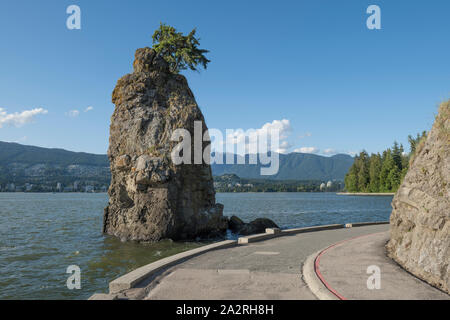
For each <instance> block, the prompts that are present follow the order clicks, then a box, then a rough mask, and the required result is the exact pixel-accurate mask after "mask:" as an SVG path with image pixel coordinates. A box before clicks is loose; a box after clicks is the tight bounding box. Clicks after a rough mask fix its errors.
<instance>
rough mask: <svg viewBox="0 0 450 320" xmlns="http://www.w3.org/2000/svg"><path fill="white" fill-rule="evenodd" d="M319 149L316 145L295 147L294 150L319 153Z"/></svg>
mask: <svg viewBox="0 0 450 320" xmlns="http://www.w3.org/2000/svg"><path fill="white" fill-rule="evenodd" d="M319 151H320V150H319V149H318V148H316V147H302V148H298V149H295V150H294V152H300V153H319Z"/></svg>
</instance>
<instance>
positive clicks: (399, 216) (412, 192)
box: [387, 101, 450, 293]
mask: <svg viewBox="0 0 450 320" xmlns="http://www.w3.org/2000/svg"><path fill="white" fill-rule="evenodd" d="M392 207H393V211H392V214H391V219H390V220H391V221H390V222H391V239H390V241H389V243H388V245H387V250H388V254H389V256H390V257H392V258H393V259H394V260H395V261H397V262H398V263H399V264H400V265H402V266H403V267H404V268H405V269H406V270H408V271H410V272H411V273H413V274H414V275H416V276H417V277H419V278H421V279H423V280H425V281H427V282H428V283H430V284H432V285H434V286H436V287H438V288H440V289H442V290H444V291H446V292H447V293H450V292H449V290H450V283H449V281H450V278H449V275H450V266H449V263H450V101H449V102H446V103H443V104H442V105H441V106H440V108H439V114H438V116H437V117H436V120H435V123H434V125H433V128H432V129H431V131H430V132H429V134H428V137H427V139H426V141H424V143H421V144H420V145H419V147H418V149H417V150H416V154H415V156H414V159H413V161H412V164H411V166H410V168H409V170H408V173H407V174H406V177H405V179H404V181H403V183H402V185H401V186H400V188H399V190H398V191H397V193H396V195H395V197H394V199H393V202H392Z"/></svg>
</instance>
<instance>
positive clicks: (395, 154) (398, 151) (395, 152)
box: [392, 141, 403, 171]
mask: <svg viewBox="0 0 450 320" xmlns="http://www.w3.org/2000/svg"><path fill="white" fill-rule="evenodd" d="M402 149H403V147H401V148H400V147H399V145H398V143H397V141H394V145H393V146H392V159H393V160H394V164H395V165H396V167H397V169H398V170H399V171H401V170H402Z"/></svg>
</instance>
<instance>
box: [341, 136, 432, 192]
mask: <svg viewBox="0 0 450 320" xmlns="http://www.w3.org/2000/svg"><path fill="white" fill-rule="evenodd" d="M426 135H427V133H426V131H424V132H422V133H421V134H417V136H416V137H413V136H411V135H410V136H408V142H409V144H410V149H411V152H410V153H405V150H404V148H403V145H401V144H400V145H399V144H398V143H397V142H394V144H393V146H392V147H391V148H388V149H386V150H385V151H383V152H382V153H381V154H380V153H372V154H371V155H369V154H368V153H367V152H366V151H362V152H361V153H360V154H359V155H358V156H356V157H355V161H354V162H353V165H352V166H351V167H350V169H349V171H348V173H347V175H346V176H345V189H346V190H347V191H348V192H396V191H397V189H398V188H399V187H400V184H401V183H402V181H403V178H404V177H405V175H406V173H407V171H408V168H409V164H410V161H411V160H412V158H413V157H414V154H415V153H416V152H417V150H419V149H420V147H421V145H423V143H424V142H425V138H426Z"/></svg>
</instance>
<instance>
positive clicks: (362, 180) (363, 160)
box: [358, 151, 369, 192]
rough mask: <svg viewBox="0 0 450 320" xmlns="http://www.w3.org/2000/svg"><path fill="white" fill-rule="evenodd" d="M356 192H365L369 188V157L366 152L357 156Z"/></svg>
mask: <svg viewBox="0 0 450 320" xmlns="http://www.w3.org/2000/svg"><path fill="white" fill-rule="evenodd" d="M358 162H359V163H358V166H359V170H358V191H359V192H367V189H368V186H369V155H368V154H367V152H366V151H362V152H361V153H360V154H359V161H358Z"/></svg>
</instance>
